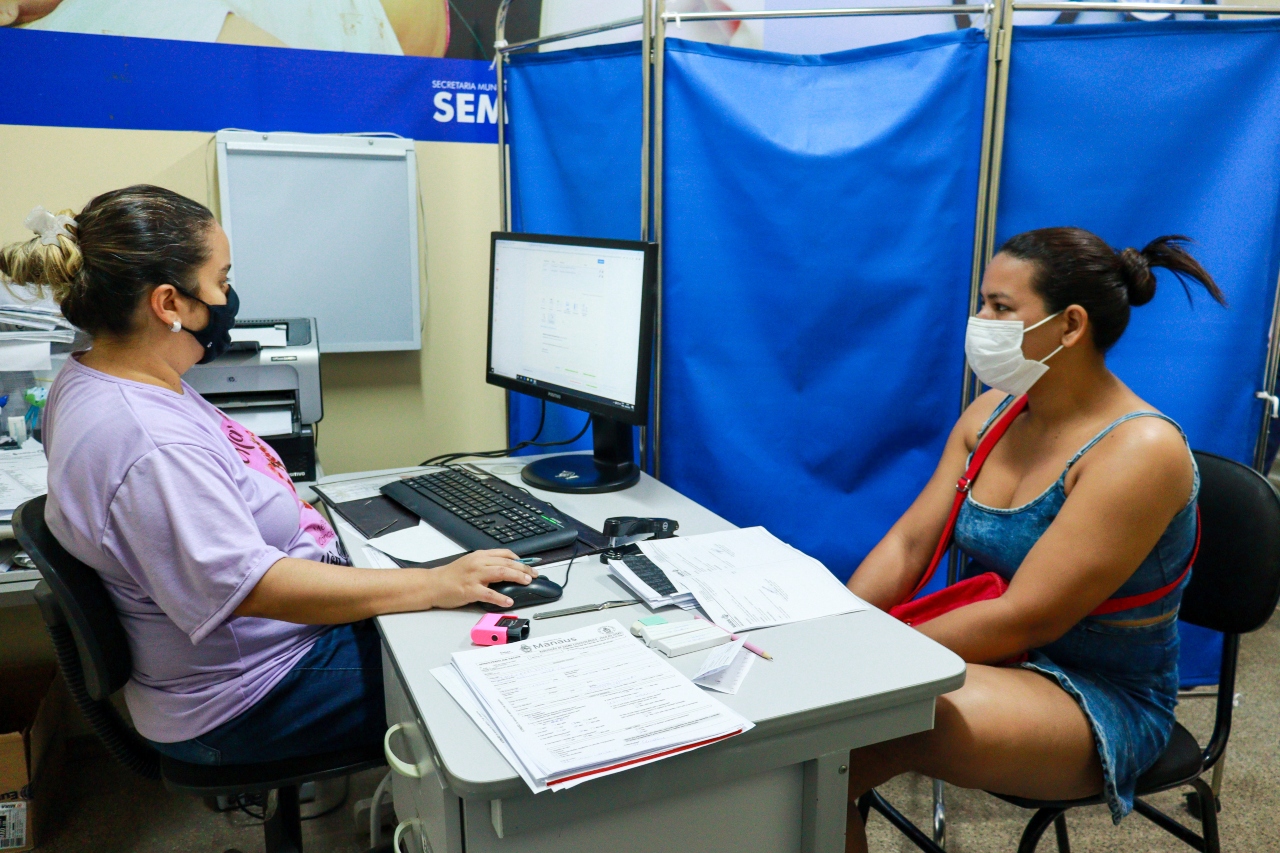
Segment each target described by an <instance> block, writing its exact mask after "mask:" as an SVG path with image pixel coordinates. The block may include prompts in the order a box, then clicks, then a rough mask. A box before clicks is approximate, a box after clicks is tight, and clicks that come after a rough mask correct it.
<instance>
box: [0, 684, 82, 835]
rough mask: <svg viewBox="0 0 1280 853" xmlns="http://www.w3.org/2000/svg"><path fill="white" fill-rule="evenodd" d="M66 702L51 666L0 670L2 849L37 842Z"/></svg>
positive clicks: (49, 788) (60, 736) (56, 756)
mask: <svg viewBox="0 0 1280 853" xmlns="http://www.w3.org/2000/svg"><path fill="white" fill-rule="evenodd" d="M66 702H67V693H66V688H65V687H64V686H63V684H62V680H61V678H60V677H59V676H58V672H57V669H56V667H53V666H52V665H41V666H28V667H14V668H10V669H4V670H0V853H22V852H23V851H26V850H31V849H33V848H34V847H35V846H36V841H37V834H38V830H40V829H41V828H42V827H41V819H42V817H43V816H44V815H45V813H47V812H48V811H49V807H50V804H51V800H52V793H53V792H52V790H51V788H52V785H51V784H50V782H51V780H52V778H53V775H54V770H55V768H56V765H57V764H58V757H59V755H60V754H61V746H62V721H63V719H64V718H65V716H66V714H65V709H66Z"/></svg>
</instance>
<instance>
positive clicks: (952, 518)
mask: <svg viewBox="0 0 1280 853" xmlns="http://www.w3.org/2000/svg"><path fill="white" fill-rule="evenodd" d="M1026 407H1027V396H1026V395H1025V394H1024V395H1022V396H1021V397H1019V398H1018V399H1016V400H1014V401H1013V404H1012V405H1011V406H1009V408H1008V409H1006V410H1005V412H1004V414H1003V415H1001V416H1000V419H999V420H997V421H996V422H995V423H993V424H991V426H989V427H988V428H987V431H986V432H985V433H984V434H983V436H982V438H981V439H979V440H978V446H977V447H975V448H974V449H973V455H972V456H970V457H969V466H968V467H967V468H965V469H964V475H963V476H962V477H961V478H960V479H959V480H958V481H957V482H956V499H955V501H954V502H953V503H952V504H951V514H950V515H949V516H947V524H946V526H945V527H943V528H942V538H941V539H939V540H938V548H937V550H935V551H934V552H933V559H932V560H930V561H929V568H927V569H925V572H924V574H923V575H922V576H921V577H920V582H919V583H917V584H916V588H915V589H913V590H912V591H911V594H910V595H908V596H907V597H906V599H904V600H905V601H910V600H911V599H913V598H915V597H916V596H917V595H919V594H920V590H922V589H924V588H925V586H927V585H928V583H929V581H930V580H932V579H933V573H934V572H936V571H937V570H938V565H939V564H940V563H941V562H942V556H943V555H944V554H946V553H947V549H948V548H949V547H951V537H952V535H953V534H954V533H955V530H956V519H957V518H958V517H959V516H960V508H961V507H962V506H964V500H965V498H966V497H968V496H969V488H970V487H971V486H972V485H973V481H974V480H976V479H977V478H978V472H979V471H981V470H982V465H983V463H985V462H986V461H987V457H988V456H990V455H991V451H992V450H993V449H994V448H995V446H996V443H997V442H999V441H1000V439H1001V438H1003V437H1004V434H1005V432H1006V431H1008V429H1009V425H1010V424H1012V423H1013V421H1014V418H1016V417H1018V415H1020V414H1022V410H1023V409H1025V408H1026Z"/></svg>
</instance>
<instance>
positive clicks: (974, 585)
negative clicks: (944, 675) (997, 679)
mask: <svg viewBox="0 0 1280 853" xmlns="http://www.w3.org/2000/svg"><path fill="white" fill-rule="evenodd" d="M1026 407H1027V398H1026V395H1023V396H1021V397H1019V398H1018V399H1016V400H1014V401H1013V405H1011V406H1009V408H1008V409H1007V410H1006V411H1005V413H1004V414H1003V415H1001V416H1000V419H999V420H997V421H996V422H995V423H993V424H992V425H991V426H990V427H989V428H988V429H987V431H986V433H984V434H983V436H982V439H981V440H980V441H979V442H978V446H977V447H976V448H974V451H973V456H972V458H971V459H970V460H969V467H967V468H965V471H964V476H962V477H961V478H960V479H959V481H957V482H956V499H955V501H954V502H953V503H952V504H951V514H950V515H949V516H947V524H946V526H945V527H944V528H943V529H942V538H941V539H939V540H938V547H937V549H936V550H935V551H934V552H933V559H932V560H930V561H929V568H927V569H925V572H924V574H923V575H922V576H921V577H920V582H919V583H917V584H916V588H915V589H913V590H912V591H911V594H910V595H908V596H907V598H906V600H905V601H903V602H902V603H901V604H899V605H897V606H896V607H892V608H890V609H889V615H890V616H893V617H895V618H897V619H900V620H901V621H903V622H905V623H906V624H908V625H923V624H924V623H925V622H928V621H929V620H931V619H936V618H938V617H939V616H941V615H942V614H944V613H950V612H951V611H952V610H955V609H957V608H959V607H964V606H965V605H966V604H973V603H974V602H975V601H988V600H990V599H993V598H999V597H1000V596H1002V595H1004V591H1005V590H1006V589H1008V588H1009V584H1008V582H1007V581H1006V580H1005V579H1004V578H1002V577H1000V575H998V574H996V573H995V572H983V573H982V574H980V575H975V576H974V577H971V578H965V579H964V580H962V581H959V582H957V583H953V584H952V585H951V586H948V587H944V588H942V589H940V590H938V591H937V592H934V593H930V594H929V595H926V596H924V597H923V598H916V596H917V595H919V594H920V590H922V589H924V588H925V586H927V585H928V583H929V581H930V580H932V579H933V573H934V572H936V571H937V570H938V565H939V564H940V563H941V562H942V557H943V555H944V554H946V553H947V549H948V548H950V547H951V540H952V538H953V537H954V535H955V530H956V518H957V517H958V516H959V515H960V508H961V507H962V506H964V502H965V499H966V498H967V497H968V496H969V489H970V487H972V486H973V481H974V480H975V479H977V476H978V472H979V471H981V470H982V465H983V463H984V462H986V461H987V457H988V456H990V455H991V450H992V448H994V447H995V446H996V443H997V442H999V441H1000V439H1001V438H1003V437H1004V434H1005V432H1006V431H1007V430H1008V429H1009V425H1010V424H1012V423H1013V421H1014V419H1015V418H1017V417H1018V415H1020V414H1022V411H1023V410H1024V409H1026ZM1199 551H1200V510H1199V508H1198V507H1197V508H1196V544H1195V548H1194V549H1193V550H1192V552H1191V559H1190V560H1188V561H1187V567H1186V568H1185V569H1183V570H1182V574H1181V575H1179V576H1178V579H1177V580H1175V581H1174V582H1173V583H1170V584H1166V585H1165V586H1162V587H1160V588H1159V589H1153V590H1151V591H1150V592H1144V593H1140V594H1139V595H1127V596H1123V597H1121V598H1109V599H1107V600H1106V601H1104V602H1102V604H1100V605H1099V606H1098V607H1097V608H1095V609H1094V610H1093V611H1092V612H1091V613H1090V614H1089V615H1090V616H1105V615H1107V614H1109V613H1119V612H1120V611H1122V610H1130V609H1132V608H1134V607H1142V606H1143V605H1146V604H1151V603H1152V602H1154V601H1158V600H1159V599H1161V598H1164V597H1165V596H1166V595H1168V594H1169V593H1171V592H1173V591H1174V590H1175V589H1177V588H1178V584H1180V583H1182V581H1183V579H1185V578H1186V576H1187V573H1188V572H1190V571H1191V566H1192V564H1194V563H1195V561H1196V554H1197V553H1198V552H1199ZM913 599H914V600H913ZM1025 659H1026V655H1025V654H1024V655H1021V656H1019V658H1017V659H1014V660H1025Z"/></svg>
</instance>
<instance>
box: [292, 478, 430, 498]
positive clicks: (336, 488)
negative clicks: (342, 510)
mask: <svg viewBox="0 0 1280 853" xmlns="http://www.w3.org/2000/svg"><path fill="white" fill-rule="evenodd" d="M405 476H408V475H407V474H382V475H379V476H377V477H360V478H359V479H355V480H336V481H332V482H324V483H317V484H316V485H314V486H312V487H311V488H312V491H315V492H317V493H318V494H320V495H321V496H322V497H323V498H324V499H325V501H326V502H327V503H330V504H344V503H346V502H347V501H360V500H368V499H369V498H376V497H378V496H379V495H381V494H382V492H381V491H380V490H381V489H382V487H383V486H385V485H386V484H387V483H394V482H395V481H396V480H399V479H400V478H401V477H405Z"/></svg>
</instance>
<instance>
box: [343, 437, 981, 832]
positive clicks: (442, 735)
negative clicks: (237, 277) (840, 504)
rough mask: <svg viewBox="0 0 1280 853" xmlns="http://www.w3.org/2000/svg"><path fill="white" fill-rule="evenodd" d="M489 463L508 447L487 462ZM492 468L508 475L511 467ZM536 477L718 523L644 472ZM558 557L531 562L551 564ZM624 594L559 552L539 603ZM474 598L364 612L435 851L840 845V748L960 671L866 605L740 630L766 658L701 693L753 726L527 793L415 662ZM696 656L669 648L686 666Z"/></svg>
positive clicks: (579, 508)
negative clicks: (573, 479) (597, 478)
mask: <svg viewBox="0 0 1280 853" xmlns="http://www.w3.org/2000/svg"><path fill="white" fill-rule="evenodd" d="M521 461H522V462H523V461H528V459H527V458H522V459H521ZM503 465H506V466H511V462H510V461H505V462H503V463H486V464H485V465H484V467H485V468H487V469H488V470H493V469H494V468H495V467H496V468H498V469H499V470H501V469H502V466H503ZM351 476H368V475H367V474H362V475H351ZM503 476H504V477H505V478H506V479H508V480H510V481H511V482H515V483H519V475H518V474H509V475H503ZM332 479H338V478H332ZM534 493H535V494H537V496H538V497H539V498H542V499H543V500H546V501H547V502H549V503H552V504H554V505H556V506H557V507H558V508H560V509H561V510H562V511H564V512H566V513H568V514H570V515H572V516H574V517H576V518H578V519H580V520H582V521H584V522H586V523H587V524H590V525H592V526H593V527H595V528H596V529H599V528H600V526H601V525H602V524H603V522H604V519H605V518H607V517H609V516H615V515H636V516H661V517H667V518H674V519H676V520H677V521H679V522H680V533H681V534H684V535H692V534H696V533H707V532H711V531H714V530H724V529H727V528H730V527H732V526H733V525H731V524H730V523H729V522H727V521H725V520H724V519H722V518H720V517H719V516H717V515H715V514H714V513H712V512H710V511H709V510H707V509H705V508H703V507H701V506H699V505H698V504H696V503H694V502H693V501H691V500H689V499H688V498H686V497H684V496H683V495H680V494H679V493H677V492H676V491H674V490H673V489H671V488H669V487H667V486H665V485H663V484H661V483H659V482H658V481H656V480H654V479H652V478H650V477H648V476H642V478H641V480H640V482H639V483H638V484H637V485H636V486H634V487H632V488H631V489H627V490H625V491H622V492H613V493H610V494H603V495H562V494H553V493H549V492H538V491H536V490H535V492H534ZM335 521H336V522H337V526H338V530H339V533H340V535H341V536H342V537H343V541H344V543H345V544H346V546H347V550H348V553H350V554H351V555H352V556H353V558H354V559H355V560H356V561H357V563H359V562H361V561H362V559H363V552H362V546H363V542H364V540H363V537H361V536H360V534H359V533H357V532H356V531H355V530H354V529H353V528H351V527H350V526H349V525H347V524H345V523H343V522H342V521H341V519H335ZM563 573H564V570H563V569H562V568H550V569H548V570H547V571H546V575H547V577H549V578H551V579H552V580H556V581H559V580H561V579H562V576H563ZM629 597H631V596H630V595H629V594H628V593H627V592H626V591H625V590H624V588H623V587H621V586H620V585H619V584H618V583H617V582H616V581H614V580H613V579H611V578H610V577H609V576H608V575H607V573H606V568H605V566H604V565H602V564H601V563H600V561H599V558H598V557H595V556H593V557H587V558H580V559H578V560H577V561H576V562H575V563H574V567H573V573H572V576H571V579H570V583H569V585H568V587H567V588H566V590H565V594H564V597H563V598H562V599H561V600H560V601H558V602H555V603H554V604H551V605H545V606H544V607H545V608H546V609H559V608H564V607H571V606H574V605H578V604H587V603H591V602H600V601H607V600H611V599H619V598H629ZM538 609H539V608H529V609H525V610H521V611H519V613H520V615H522V616H528V615H531V614H532V613H535V612H537V610H538ZM672 612H677V613H678V612H679V611H672ZM481 613H482V611H480V610H479V609H478V608H464V609H462V610H457V611H444V610H441V611H431V612H426V613H408V614H398V615H394V616H384V617H380V618H379V619H378V626H379V629H380V631H381V633H382V637H383V666H384V683H385V687H386V694H387V718H388V724H394V723H402V724H405V725H404V729H403V731H404V732H405V736H404V737H396V738H393V739H392V745H393V747H394V748H395V750H396V753H397V755H398V756H399V757H400V758H402V759H404V760H405V761H408V762H410V763H413V764H415V765H416V767H417V769H418V771H419V772H420V773H421V774H422V776H421V778H420V779H408V778H406V777H402V776H396V777H395V780H394V785H393V795H394V799H395V807H396V814H397V815H398V816H399V818H400V819H401V820H408V819H416V820H417V821H419V826H420V828H421V833H422V835H424V836H425V837H426V839H427V840H428V841H429V845H430V846H429V847H423V848H421V849H424V850H425V849H430V850H433V851H435V853H445V851H448V853H461V851H462V850H464V849H465V850H466V851H467V853H490V851H494V853H499V852H500V851H509V853H515V851H521V853H524V852H525V851H536V853H599V851H601V850H609V851H611V853H620V852H621V851H635V853H653V851H654V850H655V849H660V848H662V847H672V846H674V847H676V848H677V849H682V850H685V849H687V850H691V851H695V853H745V851H770V853H772V852H773V851H805V853H809V851H823V853H837V851H842V850H843V849H844V826H845V814H846V802H847V796H848V778H849V777H848V774H847V769H848V768H847V764H848V755H849V750H850V749H851V748H854V747H858V746H864V745H866V744H869V743H876V742H880V741H884V740H888V739H890V738H895V737H900V736H902V735H906V734H911V733H914V732H918V731H923V730H926V729H928V728H930V727H931V726H932V725H933V707H934V699H935V698H936V697H937V696H938V695H940V694H942V693H946V692H948V691H951V690H955V689H956V688H958V687H960V686H961V685H962V684H963V683H964V672H965V668H964V662H963V661H961V659H960V658H959V657H957V656H956V655H954V654H952V653H951V652H949V651H947V650H946V649H944V648H943V647H941V646H939V645H937V644H936V643H934V642H932V641H931V640H928V639H927V638H925V637H924V636H923V635H921V634H919V633H917V632H916V631H913V630H912V629H910V628H908V627H906V626H904V625H902V624H901V623H899V622H898V621H896V620H895V619H893V618H891V617H889V616H888V615H886V614H884V613H882V612H880V611H878V610H875V609H872V610H870V611H865V612H861V613H853V614H848V615H845V616H838V617H833V618H829V619H821V620H814V621H810V622H802V623H797V624H792V625H783V626H780V627H776V628H768V629H764V630H761V631H753V632H751V639H752V641H753V642H755V643H757V644H759V645H760V646H761V647H763V648H764V649H766V650H768V651H769V652H770V653H771V654H773V655H774V657H775V660H774V661H772V662H770V661H764V660H760V661H757V662H756V664H755V666H754V667H753V668H752V670H751V673H750V674H749V675H748V676H747V680H746V682H745V683H744V685H743V687H742V689H741V691H740V692H739V693H738V694H736V695H733V696H722V695H720V694H716V696H717V698H718V699H721V701H723V702H725V704H727V705H729V706H730V707H732V708H733V709H734V710H736V711H738V712H739V713H741V714H743V715H744V716H746V717H748V718H750V719H751V720H752V721H753V722H755V724H756V727H755V728H754V729H752V730H751V731H750V732H748V733H747V734H745V735H740V736H738V737H735V738H731V739H730V740H728V741H725V742H723V743H719V744H715V745H713V746H710V747H705V748H703V749H699V750H696V751H694V752H691V753H687V754H684V755H681V756H677V757H674V758H670V759H666V760H663V761H659V762H656V763H654V764H650V765H647V766H644V767H640V768H637V769H635V770H632V771H628V772H626V773H620V774H617V775H614V776H609V777H605V778H602V779H597V780H594V781H592V782H588V783H586V784H584V785H581V786H579V787H576V788H573V789H570V790H568V791H559V792H545V793H542V794H539V795H537V796H534V795H533V794H532V793H531V792H530V791H529V789H528V787H527V786H526V785H525V784H524V782H522V781H521V780H520V778H519V776H517V775H516V773H515V771H514V770H513V769H512V768H511V767H510V765H508V764H507V762H506V761H505V760H504V759H503V758H502V756H501V755H500V754H499V753H498V752H497V750H495V749H494V748H493V746H492V745H491V744H490V743H489V742H488V740H486V739H485V737H484V735H482V734H481V733H480V731H479V730H478V729H477V728H476V727H475V726H474V725H473V724H472V722H471V721H470V719H468V718H467V716H466V715H465V714H464V713H463V711H462V710H461V709H460V708H459V707H458V706H457V705H456V704H455V703H454V701H453V699H452V698H450V696H449V695H448V694H447V693H446V692H445V691H444V689H443V688H442V687H441V686H440V685H439V683H438V682H437V681H436V680H435V678H434V677H433V676H432V675H431V674H430V670H431V669H433V668H434V667H437V666H441V665H443V664H446V663H448V661H449V656H450V654H451V653H452V652H454V651H458V650H462V649H467V648H471V645H470V640H469V635H468V632H469V630H470V628H471V626H472V625H473V624H474V623H475V622H476V620H477V619H478V618H479V617H480V615H481ZM649 613H650V611H649V610H648V608H646V607H645V606H644V605H642V604H636V605H634V606H632V607H624V608H617V609H615V610H609V611H604V612H600V613H585V614H580V615H577V616H567V617H563V618H558V619H554V620H548V621H546V622H533V623H532V630H533V635H534V636H538V635H547V634H553V633H559V632H561V631H567V630H570V629H572V628H576V627H579V626H582V625H588V624H592V623H594V622H598V621H603V620H604V619H608V618H616V619H617V620H618V621H619V622H621V623H622V624H624V625H627V624H630V623H631V622H632V621H634V620H635V619H637V618H639V617H641V616H645V615H649ZM703 657H705V655H702V654H693V655H686V656H683V657H678V658H675V659H673V663H674V664H675V666H676V668H677V669H679V670H680V671H681V672H684V673H686V674H688V675H692V674H693V673H694V672H695V671H696V668H697V666H698V665H699V664H700V663H701V661H702V658H703ZM409 846H410V847H412V849H414V850H415V851H416V850H418V849H420V848H418V847H415V846H413V845H412V844H411V845H409ZM406 849H408V847H406Z"/></svg>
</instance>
